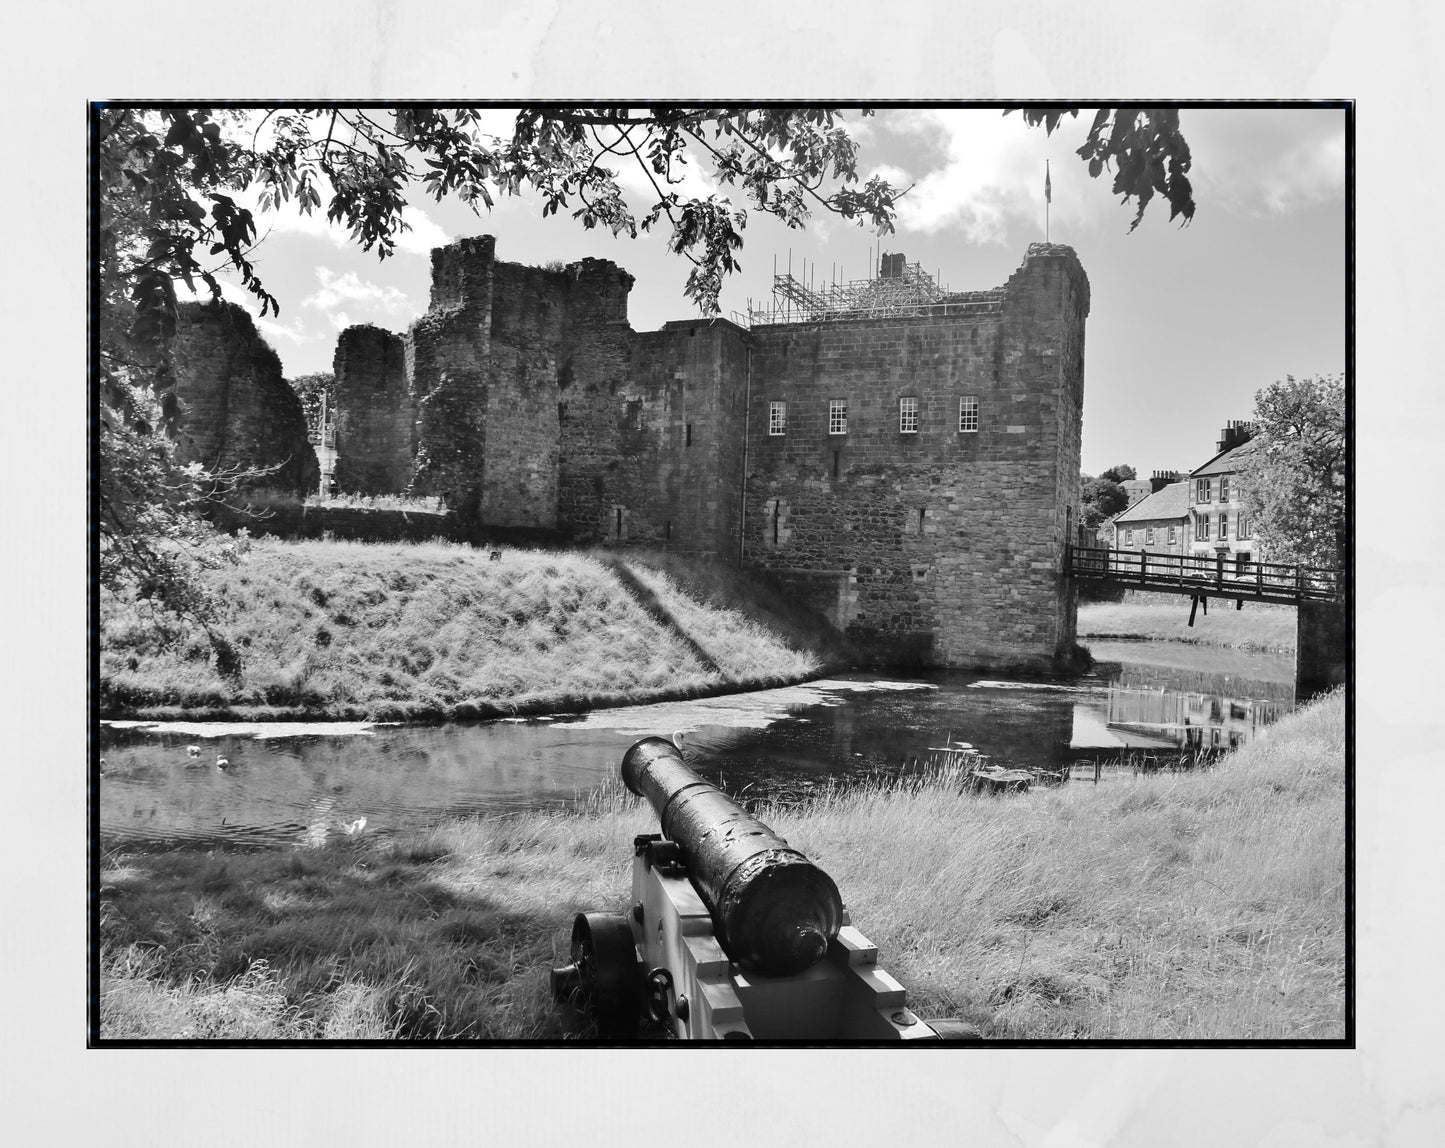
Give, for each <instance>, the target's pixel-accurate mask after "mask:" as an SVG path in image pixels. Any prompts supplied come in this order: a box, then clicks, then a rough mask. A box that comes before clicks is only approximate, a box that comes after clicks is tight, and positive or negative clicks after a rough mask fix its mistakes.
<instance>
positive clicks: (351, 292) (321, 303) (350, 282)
mask: <svg viewBox="0 0 1445 1148" xmlns="http://www.w3.org/2000/svg"><path fill="white" fill-rule="evenodd" d="M316 278H317V279H319V280H320V281H321V290H319V291H317V292H316V293H315V294H314V295H308V296H307V297H306V298H305V299H302V300H301V306H303V307H315V308H317V309H318V310H321V311H330V310H331V309H332V308H334V307H335V306H336V305H337V304H338V303H341V302H351V303H360V304H362V305H364V306H366V307H371V308H375V309H376V310H380V311H389V312H392V313H398V312H404V311H410V310H412V306H411V303H410V301H409V300H408V299H407V297H406V294H405V293H404V292H402V291H400V290H398V289H397V288H395V287H390V286H383V285H382V284H379V283H372V282H369V281H368V280H365V279H362V278H361V277H360V276H359V275H357V274H356V272H355V271H348V272H346V273H345V274H342V275H338V274H337V273H336V272H335V271H333V270H331V268H329V267H318V268H316Z"/></svg>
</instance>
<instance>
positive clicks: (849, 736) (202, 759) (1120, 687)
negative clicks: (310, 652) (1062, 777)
mask: <svg viewBox="0 0 1445 1148" xmlns="http://www.w3.org/2000/svg"><path fill="white" fill-rule="evenodd" d="M1090 649H1091V650H1092V652H1093V654H1094V657H1095V659H1096V660H1097V662H1098V663H1099V664H1098V667H1097V669H1096V672H1095V673H1094V674H1093V675H1091V676H1089V677H1087V678H1080V679H1071V680H1066V681H1044V680H1028V679H1008V680H1005V679H999V678H990V677H984V676H980V675H977V674H962V673H941V674H926V675H919V676H897V675H892V676H882V675H877V674H846V675H841V676H839V677H835V678H830V679H827V680H823V681H816V682H811V683H808V684H806V685H801V686H792V687H787V688H784V689H776V690H764V691H758V692H755V693H748V694H736V695H732V696H729V697H723V698H713V699H707V700H700V701H694V702H667V703H661V704H657V705H647V706H629V707H626V708H620V709H611V710H598V711H595V712H593V713H590V714H584V715H581V716H576V717H570V716H569V717H557V718H551V719H548V718H537V719H527V720H503V721H494V722H484V723H449V724H443V725H366V724H361V723H328V724H310V725H297V724H294V723H276V724H272V725H265V726H257V725H251V724H248V725H240V724H235V725H199V724H190V723H124V722H115V723H104V724H103V725H102V728H101V731H100V735H99V744H100V753H101V754H103V755H104V757H105V759H106V773H105V775H104V776H103V777H101V779H100V795H99V797H100V800H99V809H100V828H101V833H102V836H103V837H104V838H105V839H106V840H107V841H115V842H119V841H126V842H129V843H131V844H142V843H150V844H152V845H155V846H166V847H169V846H187V845H189V846H197V845H199V846H211V845H219V844H256V845H282V844H296V843H307V842H310V843H319V842H322V841H325V840H326V839H327V838H329V837H333V836H335V835H337V834H341V833H344V832H345V831H346V829H347V827H349V826H354V825H355V824H356V822H357V821H359V820H360V819H361V818H365V819H366V826H365V832H367V833H388V832H395V831H397V830H402V829H411V828H417V827H422V826H425V825H428V824H432V823H435V822H437V821H440V820H443V819H445V818H449V817H456V816H468V815H486V814H497V813H504V812H507V811H512V810H522V809H537V808H569V807H573V806H575V805H578V804H580V803H583V802H585V801H586V800H587V799H588V797H589V796H590V795H591V794H593V793H594V792H595V791H596V790H597V789H598V788H599V787H600V786H601V785H603V784H604V783H607V782H608V781H609V779H612V778H615V776H616V771H617V767H618V764H619V762H620V761H621V759H622V755H623V753H624V752H625V751H626V749H627V747H628V746H629V745H631V744H632V742H634V741H635V740H636V739H637V738H639V737H643V736H646V735H649V734H658V735H661V736H666V737H670V736H672V734H673V733H674V732H681V733H682V734H683V744H684V746H685V747H686V750H687V756H688V760H689V762H690V763H691V764H692V766H693V767H694V768H695V769H697V770H698V771H699V772H700V773H702V774H703V775H704V776H706V777H708V778H709V779H710V780H712V781H715V782H717V783H718V784H720V785H721V786H722V787H723V788H724V789H726V790H727V791H729V792H730V793H733V794H734V795H737V796H740V797H741V798H742V799H743V800H745V801H752V800H754V799H763V798H774V799H780V800H785V801H791V800H805V799H806V798H807V796H808V794H809V793H810V792H812V791H814V790H816V789H817V788H818V787H819V786H825V785H829V784H843V785H847V784H850V783H853V782H856V781H857V780H859V779H863V778H872V777H877V776H879V775H884V776H887V775H894V774H898V773H901V772H906V771H912V770H918V769H926V768H927V767H928V762H929V759H930V757H931V756H934V754H933V751H934V750H935V749H936V747H940V746H943V745H945V744H946V743H948V742H950V741H951V742H953V743H958V742H964V743H967V744H968V745H971V746H972V747H974V748H975V749H977V750H978V751H979V752H980V753H981V754H984V755H987V757H988V758H989V759H990V760H991V761H993V762H996V763H998V764H1001V765H1005V766H1022V767H1029V766H1037V767H1041V768H1044V769H1049V770H1060V769H1065V768H1069V767H1073V768H1077V767H1078V766H1080V765H1086V766H1087V767H1088V771H1089V776H1092V765H1093V762H1094V761H1095V760H1100V759H1101V760H1104V761H1106V762H1107V761H1117V760H1119V759H1121V758H1123V759H1124V760H1126V761H1129V760H1134V761H1139V760H1153V761H1156V762H1164V763H1166V764H1167V763H1168V762H1169V761H1170V760H1171V757H1173V758H1177V757H1178V756H1179V755H1181V754H1197V752H1198V751H1199V750H1205V749H1208V750H1218V751H1223V752H1227V751H1228V750H1229V749H1231V748H1237V747H1238V746H1240V745H1243V744H1245V743H1246V742H1248V740H1249V739H1250V738H1252V737H1254V736H1255V735H1256V734H1257V733H1258V732H1259V731H1260V730H1261V729H1262V728H1264V727H1265V726H1268V725H1270V724H1272V723H1273V722H1274V721H1276V720H1277V719H1278V718H1279V717H1280V715H1281V714H1284V713H1287V712H1288V711H1289V710H1291V709H1292V708H1293V707H1294V663H1293V659H1292V658H1290V657H1278V656H1271V655H1259V654H1246V653H1240V652H1236V651H1228V650H1216V649H1209V648H1205V647H1198V646H1186V645H1180V644H1175V643H1168V642H1148V643H1138V642H1119V643H1106V642H1095V643H1091V645H1090ZM193 747H194V751H195V752H193ZM218 757H224V758H225V759H226V767H225V768H218V767H217V764H216V762H217V758H218Z"/></svg>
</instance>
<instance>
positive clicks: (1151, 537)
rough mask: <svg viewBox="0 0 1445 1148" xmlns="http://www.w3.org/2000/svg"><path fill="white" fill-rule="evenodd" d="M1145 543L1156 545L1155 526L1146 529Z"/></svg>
mask: <svg viewBox="0 0 1445 1148" xmlns="http://www.w3.org/2000/svg"><path fill="white" fill-rule="evenodd" d="M1144 545H1145V546H1153V545H1154V528H1153V527H1152V526H1151V527H1149V529H1148V530H1146V531H1144Z"/></svg>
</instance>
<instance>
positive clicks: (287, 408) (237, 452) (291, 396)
mask: <svg viewBox="0 0 1445 1148" xmlns="http://www.w3.org/2000/svg"><path fill="white" fill-rule="evenodd" d="M171 352H172V361H173V363H174V367H175V380H176V397H177V398H178V399H179V400H180V404H181V411H182V414H181V418H180V420H179V425H178V428H177V457H178V459H179V460H180V461H181V462H200V463H202V464H204V465H205V466H206V467H207V468H208V469H210V470H212V471H216V472H219V473H226V472H234V471H239V470H247V469H253V468H262V469H268V470H270V471H271V473H268V474H265V475H262V476H259V477H257V478H255V479H253V480H251V481H250V482H249V483H247V485H251V486H260V487H271V488H274V489H277V490H285V491H294V492H296V493H298V494H305V493H310V492H311V491H313V490H315V489H316V485H317V483H318V482H319V481H320V476H321V470H320V467H319V466H318V464H317V462H316V451H315V449H314V448H313V447H312V446H311V443H310V441H309V440H308V438H307V427H306V415H305V412H304V411H303V410H302V407H301V400H300V399H299V398H297V396H296V392H295V391H293V390H292V389H291V387H290V385H289V384H288V383H287V382H286V380H285V379H284V378H283V377H282V375H281V360H280V359H279V358H277V356H276V352H275V351H273V350H272V349H271V347H270V346H269V345H267V343H266V341H265V340H264V339H262V338H261V336H260V334H259V333H258V332H257V330H256V325H255V323H254V322H253V321H252V319H251V316H250V315H249V314H247V312H246V309H245V308H244V307H239V306H237V305H236V304H234V303H227V302H224V301H215V302H207V303H183V304H181V305H180V307H179V310H178V315H177V321H176V336H175V340H174V342H173V343H172V347H171Z"/></svg>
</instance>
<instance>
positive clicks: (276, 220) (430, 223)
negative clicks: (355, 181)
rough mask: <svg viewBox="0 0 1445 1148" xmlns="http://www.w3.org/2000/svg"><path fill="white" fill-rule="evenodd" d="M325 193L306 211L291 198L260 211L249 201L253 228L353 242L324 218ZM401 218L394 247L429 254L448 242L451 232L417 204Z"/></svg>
mask: <svg viewBox="0 0 1445 1148" xmlns="http://www.w3.org/2000/svg"><path fill="white" fill-rule="evenodd" d="M328 194H329V193H328V192H327V191H326V190H324V189H322V190H321V200H322V206H321V207H319V208H316V209H315V210H314V211H311V212H309V213H307V212H302V211H301V210H299V209H298V208H297V207H296V204H295V203H294V202H289V203H285V204H282V206H281V207H280V208H279V209H278V210H276V211H265V212H263V211H259V210H257V208H256V205H255V203H254V201H253V202H252V203H251V204H250V205H249V206H250V207H251V211H252V213H253V215H254V216H255V219H256V228H257V232H258V233H259V234H260V235H262V236H265V235H267V234H271V235H306V236H311V237H313V238H316V239H325V240H327V241H328V242H330V243H331V244H332V245H333V246H335V247H348V246H350V245H351V244H352V242H353V241H352V238H351V232H350V231H349V230H348V229H347V228H345V227H342V226H341V225H340V224H337V223H332V222H330V221H329V220H328V219H327V218H326V207H325V204H326V202H327V199H328ZM401 221H402V224H403V225H404V226H403V228H402V229H401V230H399V231H397V233H396V234H395V236H394V238H395V241H396V249H397V251H404V252H407V253H408V254H411V255H422V256H429V255H430V254H431V250H432V248H433V247H445V246H446V245H447V244H448V243H450V242H451V236H449V235H448V234H447V233H446V232H445V231H443V230H442V229H441V227H439V226H438V225H437V223H436V222H435V221H434V220H433V219H432V218H431V216H429V215H428V214H427V213H426V212H425V211H423V210H422V209H421V208H419V207H413V206H410V205H409V206H407V207H405V208H403V209H402V212H401Z"/></svg>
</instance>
